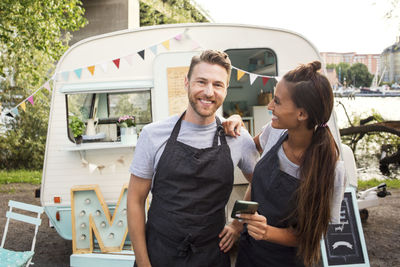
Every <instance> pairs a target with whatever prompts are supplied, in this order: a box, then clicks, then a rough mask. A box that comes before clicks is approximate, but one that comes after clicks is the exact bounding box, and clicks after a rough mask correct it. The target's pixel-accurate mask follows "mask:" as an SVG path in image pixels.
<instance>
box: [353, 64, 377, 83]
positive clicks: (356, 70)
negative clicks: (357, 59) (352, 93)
mask: <svg viewBox="0 0 400 267" xmlns="http://www.w3.org/2000/svg"><path fill="white" fill-rule="evenodd" d="M348 75H349V77H348V78H347V84H352V85H354V86H355V87H360V86H370V85H371V82H372V79H373V76H372V74H371V73H369V71H368V68H367V66H365V65H364V64H362V63H355V64H353V65H351V67H350V68H349V69H348Z"/></svg>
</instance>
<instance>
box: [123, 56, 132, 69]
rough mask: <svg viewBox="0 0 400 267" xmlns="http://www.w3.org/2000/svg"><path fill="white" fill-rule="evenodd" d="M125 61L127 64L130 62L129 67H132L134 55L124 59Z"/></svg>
mask: <svg viewBox="0 0 400 267" xmlns="http://www.w3.org/2000/svg"><path fill="white" fill-rule="evenodd" d="M124 59H125V60H126V62H128V64H129V66H132V60H133V55H132V54H131V55H129V56H126V57H124Z"/></svg>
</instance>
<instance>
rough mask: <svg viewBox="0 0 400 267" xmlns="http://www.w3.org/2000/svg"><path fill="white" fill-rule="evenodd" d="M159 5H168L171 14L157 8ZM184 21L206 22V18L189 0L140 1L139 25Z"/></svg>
mask: <svg viewBox="0 0 400 267" xmlns="http://www.w3.org/2000/svg"><path fill="white" fill-rule="evenodd" d="M149 2H154V5H151V4H149ZM160 2H162V3H160ZM156 5H157V6H156ZM160 5H161V7H163V6H168V9H170V10H171V11H172V14H165V13H162V12H160V11H159V10H157V7H158V6H160ZM175 15H180V16H175ZM185 22H208V20H207V18H206V17H204V16H203V15H202V14H201V13H200V12H199V11H198V10H197V9H196V8H195V7H194V6H193V5H192V4H191V3H190V1H189V0H161V1H159V0H155V1H140V26H151V25H159V24H174V23H185Z"/></svg>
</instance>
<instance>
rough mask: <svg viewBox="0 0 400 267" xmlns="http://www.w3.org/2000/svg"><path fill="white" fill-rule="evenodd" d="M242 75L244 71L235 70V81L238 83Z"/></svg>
mask: <svg viewBox="0 0 400 267" xmlns="http://www.w3.org/2000/svg"><path fill="white" fill-rule="evenodd" d="M244 74H245V72H244V71H242V70H239V69H238V70H237V80H238V81H239V80H240V78H242V77H243V75H244Z"/></svg>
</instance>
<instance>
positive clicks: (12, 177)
mask: <svg viewBox="0 0 400 267" xmlns="http://www.w3.org/2000/svg"><path fill="white" fill-rule="evenodd" d="M41 180H42V172H41V171H29V170H10V171H0V184H11V183H28V184H40V182H41Z"/></svg>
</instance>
